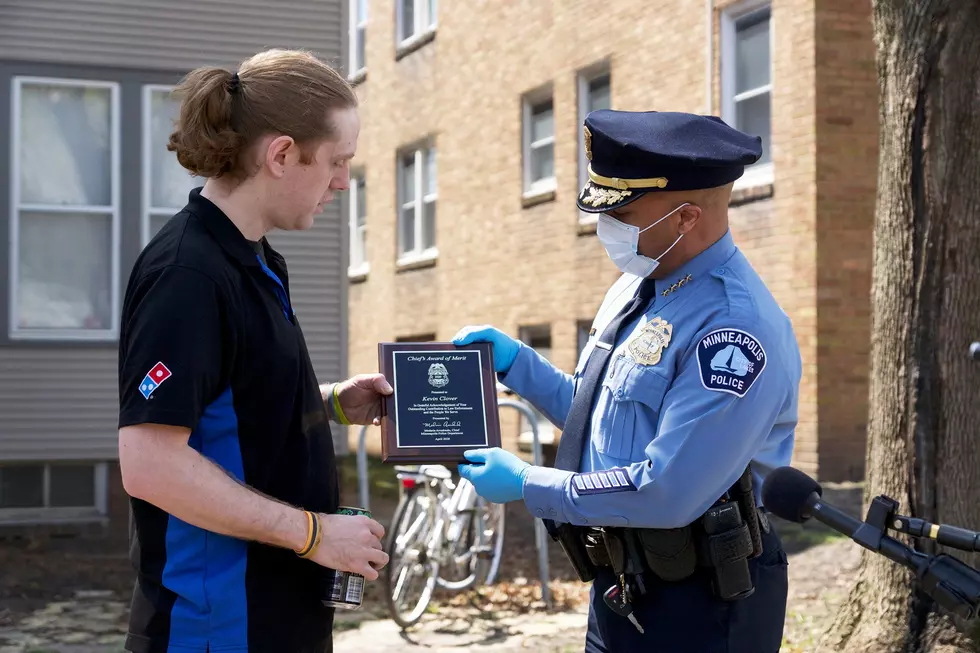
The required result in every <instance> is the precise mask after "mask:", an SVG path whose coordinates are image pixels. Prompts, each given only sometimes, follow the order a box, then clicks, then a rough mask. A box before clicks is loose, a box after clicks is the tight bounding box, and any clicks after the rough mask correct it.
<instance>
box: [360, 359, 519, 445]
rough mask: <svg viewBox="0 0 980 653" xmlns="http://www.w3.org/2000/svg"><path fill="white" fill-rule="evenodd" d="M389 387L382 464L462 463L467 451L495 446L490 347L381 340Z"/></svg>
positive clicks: (497, 436) (382, 366)
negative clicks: (390, 389)
mask: <svg viewBox="0 0 980 653" xmlns="http://www.w3.org/2000/svg"><path fill="white" fill-rule="evenodd" d="M378 359H379V361H378V362H379V366H380V369H381V373H382V374H383V375H384V377H385V378H386V379H387V380H388V383H389V384H390V385H391V387H392V390H393V391H394V392H392V393H391V394H390V395H388V396H387V397H385V401H384V403H383V406H384V410H383V411H382V415H381V456H382V460H383V461H384V462H386V463H409V464H424V463H462V462H466V459H465V458H464V457H463V452H464V451H467V450H468V449H481V448H484V447H499V446H500V422H499V419H498V415H497V381H496V376H495V374H494V369H493V345H491V344H490V343H488V342H475V343H473V344H470V345H462V346H457V345H454V344H452V343H445V342H416V343H412V342H397V343H388V342H383V343H380V344H379V345H378Z"/></svg>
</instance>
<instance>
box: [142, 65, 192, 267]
mask: <svg viewBox="0 0 980 653" xmlns="http://www.w3.org/2000/svg"><path fill="white" fill-rule="evenodd" d="M174 88H176V87H175V86H169V85H167V84H144V85H143V88H142V89H141V91H140V104H141V107H140V132H141V133H140V166H141V168H142V169H141V170H140V247H141V248H142V247H146V245H147V243H149V242H150V218H151V217H153V216H154V215H163V214H170V215H171V216H172V215H174V214H176V213H177V212H178V211H180V210H181V209H183V208H184V207H183V206H175V207H160V206H153V205H152V199H153V164H152V160H151V159H150V152H151V150H152V149H153V144H152V140H153V136H152V134H151V133H150V123H151V122H152V120H153V114H152V107H153V103H152V102H151V99H152V97H153V94H154V93H160V92H165V93H172V92H173V90H174Z"/></svg>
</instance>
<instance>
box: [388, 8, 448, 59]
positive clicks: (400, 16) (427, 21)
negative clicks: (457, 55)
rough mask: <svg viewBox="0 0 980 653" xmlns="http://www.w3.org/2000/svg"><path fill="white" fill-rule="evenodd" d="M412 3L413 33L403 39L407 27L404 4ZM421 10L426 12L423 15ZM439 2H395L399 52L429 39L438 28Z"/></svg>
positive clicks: (396, 37) (396, 35) (396, 36)
mask: <svg viewBox="0 0 980 653" xmlns="http://www.w3.org/2000/svg"><path fill="white" fill-rule="evenodd" d="M405 2H411V3H412V5H413V7H412V22H413V25H412V33H411V34H410V35H409V36H407V37H405V38H402V32H403V30H402V28H403V27H404V26H405V12H404V3H405ZM419 9H423V10H424V15H425V18H423V13H422V12H420V11H419ZM438 16H439V3H438V0H396V2H395V46H396V48H397V49H398V50H405V49H407V48H411V47H412V46H413V45H415V44H416V43H418V42H419V41H422V40H424V39H426V38H428V37H429V35H430V34H432V33H433V32H435V31H436V28H437V27H438Z"/></svg>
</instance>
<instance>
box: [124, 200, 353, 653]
mask: <svg viewBox="0 0 980 653" xmlns="http://www.w3.org/2000/svg"><path fill="white" fill-rule="evenodd" d="M262 242H263V245H264V247H265V257H264V258H265V262H264V261H263V260H262V258H260V256H259V255H258V253H257V252H256V250H255V249H253V244H252V243H250V242H249V241H248V240H246V239H245V237H244V236H243V235H242V233H241V232H240V231H239V230H238V229H237V227H235V225H234V224H233V223H232V222H231V221H230V220H229V219H228V217H227V216H226V215H225V214H224V213H223V212H222V211H221V210H220V209H218V207H217V206H215V205H214V204H212V203H211V202H210V201H209V200H207V199H205V198H204V197H201V195H200V189H197V190H194V191H192V192H191V194H190V198H189V201H188V204H187V206H186V207H184V209H183V210H181V211H180V213H178V214H177V215H176V216H174V217H173V218H172V219H171V220H170V221H169V222H167V224H166V225H165V226H164V227H163V228H162V230H161V231H160V232H159V234H158V235H157V236H155V237H154V238H153V240H152V241H151V242H150V243H149V244H148V245H147V247H146V248H145V249H144V250H143V252H142V253H141V254H140V256H139V258H138V260H137V261H136V264H135V267H134V269H133V271H132V275H131V277H130V280H129V284H128V287H127V289H126V298H125V301H124V303H123V312H122V326H121V333H120V342H119V399H120V415H119V426H120V427H123V426H128V425H132V424H141V423H157V424H171V425H175V426H184V427H187V428H190V429H191V430H192V431H191V436H190V442H189V444H190V446H191V447H193V448H194V449H196V450H197V451H199V452H200V453H201V454H202V455H204V456H205V457H206V458H209V459H211V460H213V461H214V462H215V463H217V464H218V465H220V466H221V467H223V468H224V469H225V470H226V471H227V472H228V473H229V474H231V475H232V476H234V477H235V478H236V479H239V480H240V481H242V482H244V483H245V484H246V485H248V486H250V487H252V488H254V489H256V490H258V491H259V492H261V493H263V494H266V495H269V496H271V497H274V498H277V499H280V500H282V501H285V502H288V503H290V504H292V505H295V506H300V507H303V508H306V509H309V510H316V511H322V512H326V513H332V512H334V511H335V510H336V509H337V502H338V487H337V475H336V472H335V470H336V467H335V461H334V451H333V441H332V439H331V434H330V426H329V423H328V421H327V415H326V411H325V409H324V406H323V402H322V401H321V398H320V391H319V388H318V383H317V378H316V375H315V374H314V371H313V365H312V363H311V361H310V356H309V353H308V352H307V348H306V344H305V341H304V338H303V333H302V331H301V330H300V326H299V322H298V320H297V318H296V314H295V313H294V311H293V308H292V304H291V301H290V294H289V276H288V274H287V272H286V263H285V261H284V260H283V258H282V256H280V255H279V254H278V253H277V252H276V251H275V250H273V249H272V248H271V247H270V246H269V245H268V243H267V242H266V241H265V240H264V239H263V241H262ZM207 500H208V498H207V497H205V496H202V497H201V501H207ZM131 503H132V511H133V517H134V519H133V532H132V551H131V556H132V560H133V564H134V565H135V567H136V570H137V585H136V590H135V592H134V596H133V603H132V609H131V616H130V629H129V636H128V638H127V643H126V646H127V649H128V650H130V651H135V652H137V653H164V652H169V653H204V652H205V651H210V652H211V653H214V652H228V653H232V652H237V651H243V652H244V651H249V652H251V653H266V652H268V653H279V652H281V653H291V652H293V651H297V652H298V651H304V652H305V651H327V650H329V649H330V643H329V640H330V630H331V625H332V619H333V611H332V610H330V609H327V608H324V607H323V606H322V604H321V603H320V594H321V591H322V588H323V585H324V580H325V579H324V573H325V572H324V570H323V569H322V568H321V567H319V566H317V565H316V564H315V563H312V562H309V561H306V560H303V559H301V558H299V557H298V556H296V555H295V553H293V552H292V551H289V550H285V549H280V548H277V547H271V546H266V545H263V544H259V543H255V542H246V541H243V540H239V539H235V538H231V537H226V536H223V535H218V534H215V533H211V532H208V531H205V530H202V529H200V528H197V527H195V526H192V525H190V524H188V523H186V522H183V521H181V520H179V519H177V518H175V517H173V516H171V515H169V514H167V513H165V512H164V511H162V510H160V509H159V508H157V507H155V506H153V505H151V504H149V503H146V502H145V501H141V500H137V499H132V500H131Z"/></svg>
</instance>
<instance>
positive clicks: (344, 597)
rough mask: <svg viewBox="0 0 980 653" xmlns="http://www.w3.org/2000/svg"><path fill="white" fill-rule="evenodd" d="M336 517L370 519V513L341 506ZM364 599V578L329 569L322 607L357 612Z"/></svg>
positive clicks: (351, 573)
mask: <svg viewBox="0 0 980 653" xmlns="http://www.w3.org/2000/svg"><path fill="white" fill-rule="evenodd" d="M337 514H338V515H364V516H365V517H371V512H370V511H368V510H362V509H360V508H350V507H347V506H341V507H340V508H339V509H338V510H337ZM363 598H364V576H362V575H361V574H355V573H353V572H350V571H340V570H337V569H330V570H328V571H327V588H326V595H325V596H324V598H323V599H322V602H323V605H325V606H327V607H331V608H339V609H341V610H357V609H358V608H360V607H361V600H362V599H363Z"/></svg>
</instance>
